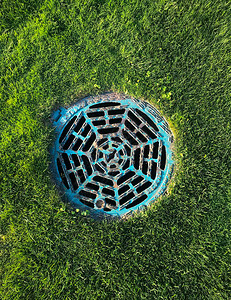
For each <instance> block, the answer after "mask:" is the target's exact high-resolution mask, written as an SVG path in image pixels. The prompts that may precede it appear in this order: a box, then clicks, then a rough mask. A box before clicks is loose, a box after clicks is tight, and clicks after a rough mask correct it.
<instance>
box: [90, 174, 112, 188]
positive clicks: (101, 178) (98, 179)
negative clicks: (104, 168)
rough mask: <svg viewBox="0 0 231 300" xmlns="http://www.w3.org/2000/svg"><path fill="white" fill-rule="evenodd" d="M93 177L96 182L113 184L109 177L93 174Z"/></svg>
mask: <svg viewBox="0 0 231 300" xmlns="http://www.w3.org/2000/svg"><path fill="white" fill-rule="evenodd" d="M93 179H94V180H95V181H96V182H99V183H103V184H105V185H110V186H113V181H112V180H110V179H107V178H104V177H101V176H94V177H93Z"/></svg>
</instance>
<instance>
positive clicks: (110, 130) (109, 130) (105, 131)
mask: <svg viewBox="0 0 231 300" xmlns="http://www.w3.org/2000/svg"><path fill="white" fill-rule="evenodd" d="M117 131H119V128H118V127H109V128H102V129H98V132H99V133H100V134H108V133H114V132H117Z"/></svg>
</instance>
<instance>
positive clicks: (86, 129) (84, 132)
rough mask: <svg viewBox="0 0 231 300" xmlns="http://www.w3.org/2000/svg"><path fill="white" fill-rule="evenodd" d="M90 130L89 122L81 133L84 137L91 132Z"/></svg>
mask: <svg viewBox="0 0 231 300" xmlns="http://www.w3.org/2000/svg"><path fill="white" fill-rule="evenodd" d="M90 130H91V127H90V125H89V124H87V126H86V127H85V128H84V130H83V132H82V133H81V135H82V136H83V137H86V136H87V134H88V132H89V131H90Z"/></svg>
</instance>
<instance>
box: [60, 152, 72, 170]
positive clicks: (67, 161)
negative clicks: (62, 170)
mask: <svg viewBox="0 0 231 300" xmlns="http://www.w3.org/2000/svg"><path fill="white" fill-rule="evenodd" d="M62 158H63V160H64V163H65V165H66V168H67V170H70V169H71V163H70V160H69V158H68V155H67V154H66V153H63V154H62Z"/></svg>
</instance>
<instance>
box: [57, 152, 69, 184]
mask: <svg viewBox="0 0 231 300" xmlns="http://www.w3.org/2000/svg"><path fill="white" fill-rule="evenodd" d="M57 166H58V171H59V175H60V177H61V179H62V182H63V184H64V185H65V187H66V188H67V189H69V185H68V182H67V178H66V176H65V173H64V171H63V167H62V165H61V162H60V159H59V158H57Z"/></svg>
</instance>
